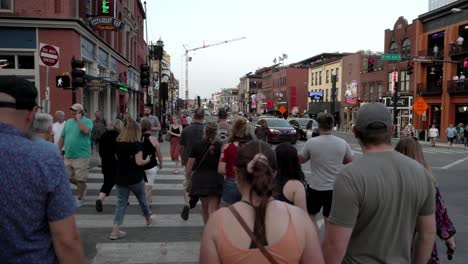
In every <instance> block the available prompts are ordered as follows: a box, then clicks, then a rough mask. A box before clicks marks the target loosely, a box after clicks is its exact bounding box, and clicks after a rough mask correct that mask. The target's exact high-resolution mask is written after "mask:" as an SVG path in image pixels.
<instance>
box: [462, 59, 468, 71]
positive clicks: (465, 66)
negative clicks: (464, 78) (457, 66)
mask: <svg viewBox="0 0 468 264" xmlns="http://www.w3.org/2000/svg"><path fill="white" fill-rule="evenodd" d="M463 68H465V69H468V58H465V59H464V60H463Z"/></svg>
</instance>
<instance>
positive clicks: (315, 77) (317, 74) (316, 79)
mask: <svg viewBox="0 0 468 264" xmlns="http://www.w3.org/2000/svg"><path fill="white" fill-rule="evenodd" d="M317 75H318V72H316V73H315V85H317ZM320 84H322V76H320Z"/></svg>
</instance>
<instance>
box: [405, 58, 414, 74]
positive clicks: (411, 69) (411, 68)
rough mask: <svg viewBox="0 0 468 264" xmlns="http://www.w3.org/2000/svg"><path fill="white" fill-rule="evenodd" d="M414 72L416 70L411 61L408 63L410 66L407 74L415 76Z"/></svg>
mask: <svg viewBox="0 0 468 264" xmlns="http://www.w3.org/2000/svg"><path fill="white" fill-rule="evenodd" d="M413 70H414V61H412V60H410V61H408V66H407V68H406V74H408V75H411V74H413Z"/></svg>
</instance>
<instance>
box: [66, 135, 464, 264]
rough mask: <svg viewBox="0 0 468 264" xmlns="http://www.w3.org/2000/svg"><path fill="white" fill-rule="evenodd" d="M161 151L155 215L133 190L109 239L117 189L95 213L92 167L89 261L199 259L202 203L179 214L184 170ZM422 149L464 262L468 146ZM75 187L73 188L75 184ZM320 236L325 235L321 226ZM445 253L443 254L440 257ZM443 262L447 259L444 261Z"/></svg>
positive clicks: (80, 217) (81, 216) (86, 236)
mask: <svg viewBox="0 0 468 264" xmlns="http://www.w3.org/2000/svg"><path fill="white" fill-rule="evenodd" d="M337 135H338V136H339V137H342V138H344V139H345V140H346V141H347V142H348V143H349V144H350V146H351V148H352V149H353V151H354V152H355V154H356V155H357V156H358V157H359V156H361V155H362V152H361V149H360V147H359V145H358V143H357V142H356V141H355V139H354V138H353V137H352V135H350V134H339V133H337ZM303 145H304V142H303V141H299V142H298V143H297V144H296V147H297V148H298V149H299V150H300V149H302V147H303ZM273 147H275V145H273ZM162 152H163V155H164V156H165V158H166V160H165V161H164V168H163V170H161V171H159V173H158V177H157V180H156V186H155V187H154V189H155V190H154V191H153V196H154V197H153V204H152V207H153V210H154V212H155V215H156V218H155V219H154V224H153V226H152V227H150V228H145V227H143V226H144V219H143V217H142V216H141V211H140V209H139V207H138V203H137V202H136V200H135V198H134V197H133V195H131V199H130V206H129V208H128V209H127V215H126V217H125V220H124V224H123V226H122V230H124V231H126V232H127V236H126V237H125V238H123V239H120V240H117V241H112V240H109V239H108V236H109V234H110V231H111V227H112V222H113V216H114V214H113V213H114V205H115V199H116V198H115V190H113V191H112V193H111V196H110V197H109V198H107V199H108V200H106V201H105V205H104V212H102V213H97V212H96V211H95V209H94V202H95V199H96V197H97V195H98V193H99V188H100V184H101V183H102V175H101V174H100V168H98V167H94V168H92V169H91V175H90V180H89V183H90V184H89V189H88V191H87V204H86V205H85V206H84V207H82V208H79V209H78V210H77V215H76V216H77V223H78V226H79V228H80V232H81V238H82V240H83V244H84V249H85V254H86V259H87V263H197V261H198V252H199V241H200V237H201V234H202V231H203V221H202V219H201V214H200V204H198V205H197V207H196V208H195V209H194V210H191V214H190V218H189V220H188V221H183V220H182V219H181V218H180V211H181V209H182V204H183V200H182V196H181V194H182V188H183V187H182V185H181V184H182V179H183V176H182V175H183V173H182V171H181V170H180V169H179V173H178V174H177V175H176V174H174V173H173V170H174V163H173V162H171V161H169V160H168V157H169V144H168V143H167V142H164V143H163V144H162ZM424 154H425V157H426V159H427V161H428V162H429V164H430V165H431V166H432V167H433V173H434V175H435V177H436V178H437V181H438V184H439V187H440V189H441V191H442V194H443V196H444V198H445V201H446V205H447V208H448V212H449V216H450V217H451V219H452V221H453V222H454V223H455V225H456V228H457V235H456V241H457V252H456V256H455V258H454V259H453V260H452V261H451V262H450V263H459V264H462V263H468V262H467V261H468V218H467V217H466V215H467V213H466V204H468V195H467V192H466V190H467V189H468V182H467V181H466V180H464V179H463V177H468V174H467V173H466V172H467V171H468V158H467V157H468V151H465V150H463V149H460V148H456V149H452V150H448V149H447V148H446V147H437V148H435V149H434V148H431V147H430V146H426V145H425V146H424ZM94 164H95V163H94ZM303 170H304V171H305V173H306V174H307V173H308V172H309V171H310V167H309V165H308V164H304V165H303ZM73 191H74V193H75V192H76V190H75V189H74V190H73ZM320 236H321V237H323V228H321V231H320ZM439 252H445V246H444V245H443V244H440V245H439ZM444 259H445V258H444V257H442V260H444ZM445 262H447V261H443V263H445ZM447 263H448V262H447Z"/></svg>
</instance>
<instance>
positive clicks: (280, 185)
mask: <svg viewBox="0 0 468 264" xmlns="http://www.w3.org/2000/svg"><path fill="white" fill-rule="evenodd" d="M288 182H289V181H286V182H284V181H277V183H276V195H275V199H276V200H279V201H282V202H286V203H288V204H290V205H294V203H293V202H291V201H290V200H288V198H286V196H284V193H283V191H284V186H286V184H287V183H288Z"/></svg>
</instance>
